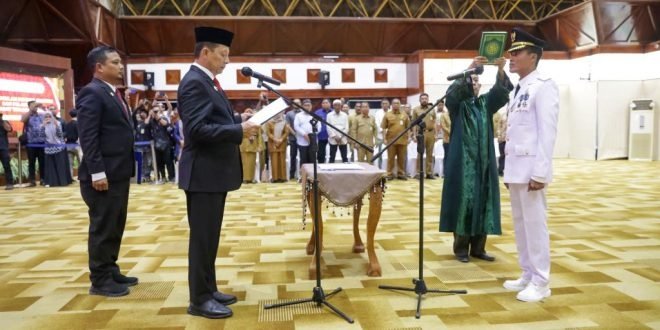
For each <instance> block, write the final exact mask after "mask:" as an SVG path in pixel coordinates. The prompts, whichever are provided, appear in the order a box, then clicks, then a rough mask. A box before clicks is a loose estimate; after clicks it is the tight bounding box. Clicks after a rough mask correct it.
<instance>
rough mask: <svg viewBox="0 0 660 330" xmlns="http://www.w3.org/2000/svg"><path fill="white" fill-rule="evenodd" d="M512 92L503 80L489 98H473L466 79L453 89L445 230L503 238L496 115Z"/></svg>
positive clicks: (444, 194) (443, 218) (449, 105)
mask: <svg viewBox="0 0 660 330" xmlns="http://www.w3.org/2000/svg"><path fill="white" fill-rule="evenodd" d="M512 89H513V86H512V85H511V82H510V81H509V78H508V77H507V76H506V75H504V77H503V79H500V77H499V75H498V78H497V82H496V83H495V85H494V86H493V88H491V90H490V91H488V93H486V94H483V95H481V96H479V97H474V93H473V90H472V85H471V84H468V83H467V82H466V79H459V80H456V81H455V82H454V83H453V84H452V85H451V86H450V87H449V89H448V91H449V93H448V94H447V100H446V103H445V104H446V106H447V109H449V117H450V119H451V139H450V141H449V148H448V152H447V155H445V157H447V163H446V164H447V165H446V168H445V169H444V173H445V178H444V184H443V189H442V207H441V209H440V231H444V232H455V233H456V234H458V235H466V236H475V235H485V234H497V235H500V234H502V228H501V225H500V191H499V178H498V176H497V161H496V159H495V148H494V145H493V114H495V112H497V110H499V109H500V108H501V107H503V106H504V105H505V104H506V103H507V102H508V101H509V92H510V91H511V90H512Z"/></svg>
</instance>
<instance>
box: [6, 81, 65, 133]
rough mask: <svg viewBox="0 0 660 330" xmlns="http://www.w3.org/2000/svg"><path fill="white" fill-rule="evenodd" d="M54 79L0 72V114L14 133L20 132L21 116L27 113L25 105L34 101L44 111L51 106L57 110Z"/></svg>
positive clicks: (57, 101)
mask: <svg viewBox="0 0 660 330" xmlns="http://www.w3.org/2000/svg"><path fill="white" fill-rule="evenodd" d="M55 82H56V79H54V78H49V77H42V76H33V75H28V74H21V73H10V72H0V112H2V114H3V119H4V120H8V121H9V122H10V123H11V125H12V127H13V128H14V131H22V130H23V123H21V116H22V115H23V114H24V113H26V112H27V111H28V105H27V103H28V102H29V101H32V100H35V101H37V102H39V103H41V104H43V106H44V109H47V108H48V107H49V106H51V105H53V106H55V108H56V109H59V108H60V107H59V103H60V102H59V99H58V97H57V92H56V91H57V86H55Z"/></svg>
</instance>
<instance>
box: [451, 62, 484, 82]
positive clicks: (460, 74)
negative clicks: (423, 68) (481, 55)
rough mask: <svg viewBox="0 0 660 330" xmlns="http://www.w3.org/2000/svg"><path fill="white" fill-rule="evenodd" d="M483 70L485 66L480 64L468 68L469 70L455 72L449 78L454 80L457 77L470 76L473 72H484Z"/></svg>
mask: <svg viewBox="0 0 660 330" xmlns="http://www.w3.org/2000/svg"><path fill="white" fill-rule="evenodd" d="M483 72H484V66H483V65H480V66H477V67H474V68H472V69H467V70H465V71H463V72H461V73H457V74H453V75H451V76H449V77H447V80H449V81H452V80H456V79H459V78H463V77H466V76H469V75H471V74H482V73H483Z"/></svg>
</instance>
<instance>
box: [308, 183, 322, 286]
mask: <svg viewBox="0 0 660 330" xmlns="http://www.w3.org/2000/svg"><path fill="white" fill-rule="evenodd" d="M307 205H309V210H310V214H311V218H312V236H310V238H309V242H307V255H311V256H312V262H311V263H310V264H309V279H310V280H314V279H316V255H315V254H314V250H316V246H315V245H314V231H315V230H317V228H316V226H314V223H315V221H314V214H316V213H315V212H314V192H313V191H310V192H309V193H308V194H307ZM322 210H323V206H322V200H321V197H320V196H319V221H318V222H319V228H318V231H319V255H321V252H323V213H322Z"/></svg>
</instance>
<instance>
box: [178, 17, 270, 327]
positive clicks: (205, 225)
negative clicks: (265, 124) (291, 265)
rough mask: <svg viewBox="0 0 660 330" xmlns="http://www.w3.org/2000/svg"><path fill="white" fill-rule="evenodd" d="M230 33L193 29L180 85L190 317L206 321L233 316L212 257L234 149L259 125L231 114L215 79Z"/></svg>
mask: <svg viewBox="0 0 660 330" xmlns="http://www.w3.org/2000/svg"><path fill="white" fill-rule="evenodd" d="M233 36H234V34H233V33H231V32H229V31H226V30H223V29H217V28H211V27H198V28H196V29H195V40H196V44H195V62H194V63H193V64H192V66H191V67H190V71H188V73H186V75H185V76H184V77H183V79H182V80H181V83H180V84H179V90H178V102H179V114H180V116H181V120H182V121H183V132H184V141H185V144H184V146H183V152H182V153H181V160H180V163H179V188H181V189H183V190H184V191H185V192H186V203H187V209H188V223H189V225H190V241H189V249H188V285H189V289H190V306H189V307H188V313H189V314H192V315H197V316H203V317H207V318H224V317H229V316H231V315H232V311H231V309H229V308H228V307H226V305H230V304H233V303H235V302H236V297H235V296H233V295H229V294H223V293H221V292H219V291H218V288H217V286H216V277H215V258H216V255H217V252H218V244H219V241H220V229H221V227H222V218H223V214H224V208H225V200H226V198H227V192H228V191H232V190H236V189H238V188H239V187H240V186H241V182H242V181H243V171H242V167H241V156H240V152H239V149H238V146H239V144H240V143H241V141H242V140H243V135H244V134H246V135H251V136H256V134H257V133H258V131H259V125H258V124H256V123H252V122H249V121H247V119H248V118H249V117H250V116H251V115H252V113H251V112H249V113H243V114H242V115H234V111H233V110H232V107H231V104H230V103H229V100H228V99H227V96H226V95H225V93H224V91H223V90H222V87H221V86H220V83H219V82H218V80H217V79H216V76H217V75H218V74H220V73H222V71H223V70H224V68H225V66H226V65H227V63H229V47H230V46H231V41H232V39H233Z"/></svg>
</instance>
